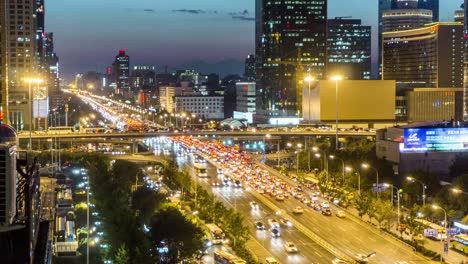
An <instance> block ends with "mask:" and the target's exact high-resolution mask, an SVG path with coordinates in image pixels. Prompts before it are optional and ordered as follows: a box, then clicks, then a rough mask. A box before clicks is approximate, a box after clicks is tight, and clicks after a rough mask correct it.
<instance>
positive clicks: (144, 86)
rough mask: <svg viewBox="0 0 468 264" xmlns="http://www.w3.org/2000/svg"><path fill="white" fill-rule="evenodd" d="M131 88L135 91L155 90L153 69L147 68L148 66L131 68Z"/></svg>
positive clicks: (151, 67)
mask: <svg viewBox="0 0 468 264" xmlns="http://www.w3.org/2000/svg"><path fill="white" fill-rule="evenodd" d="M132 88H133V89H134V90H135V91H139V90H153V89H155V88H156V72H155V67H154V66H149V65H136V66H133V71H132Z"/></svg>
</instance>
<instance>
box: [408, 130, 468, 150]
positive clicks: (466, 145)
mask: <svg viewBox="0 0 468 264" xmlns="http://www.w3.org/2000/svg"><path fill="white" fill-rule="evenodd" d="M463 150H464V151H468V128H405V131H404V149H403V151H422V152H423V151H463Z"/></svg>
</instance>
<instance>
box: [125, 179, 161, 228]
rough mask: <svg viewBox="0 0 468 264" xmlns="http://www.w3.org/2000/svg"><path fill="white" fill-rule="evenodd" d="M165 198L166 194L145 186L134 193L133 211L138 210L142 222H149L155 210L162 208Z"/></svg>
mask: <svg viewBox="0 0 468 264" xmlns="http://www.w3.org/2000/svg"><path fill="white" fill-rule="evenodd" d="M165 200H166V197H164V195H162V194H160V193H159V192H156V191H154V190H151V189H149V188H148V187H146V186H143V187H140V188H138V190H136V191H135V192H134V193H133V195H132V199H131V201H132V202H131V206H132V207H131V208H132V210H133V211H135V212H138V217H139V219H141V223H147V222H148V221H149V219H150V218H151V216H152V215H153V214H154V212H155V211H156V210H158V209H160V208H161V206H162V203H163V202H164V201H165Z"/></svg>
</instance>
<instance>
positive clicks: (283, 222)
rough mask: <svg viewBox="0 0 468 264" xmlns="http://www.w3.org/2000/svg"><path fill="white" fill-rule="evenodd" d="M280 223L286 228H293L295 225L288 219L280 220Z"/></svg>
mask: <svg viewBox="0 0 468 264" xmlns="http://www.w3.org/2000/svg"><path fill="white" fill-rule="evenodd" d="M279 221H280V223H281V224H282V225H284V226H292V225H293V224H292V223H291V221H289V219H287V218H281V219H280V220H279Z"/></svg>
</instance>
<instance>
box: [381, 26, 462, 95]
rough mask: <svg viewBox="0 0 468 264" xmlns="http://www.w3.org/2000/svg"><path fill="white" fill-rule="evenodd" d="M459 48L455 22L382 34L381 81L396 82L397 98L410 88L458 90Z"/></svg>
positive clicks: (460, 65) (460, 67)
mask: <svg viewBox="0 0 468 264" xmlns="http://www.w3.org/2000/svg"><path fill="white" fill-rule="evenodd" d="M463 47H464V34H463V24H461V23H458V22H438V23H432V24H428V25H426V26H425V27H423V28H417V29H412V30H403V31H394V32H384V33H383V74H382V79H384V80H396V82H397V93H398V94H399V95H402V94H403V93H404V92H406V91H407V90H409V89H411V88H437V87H444V88H457V87H462V85H463Z"/></svg>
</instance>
